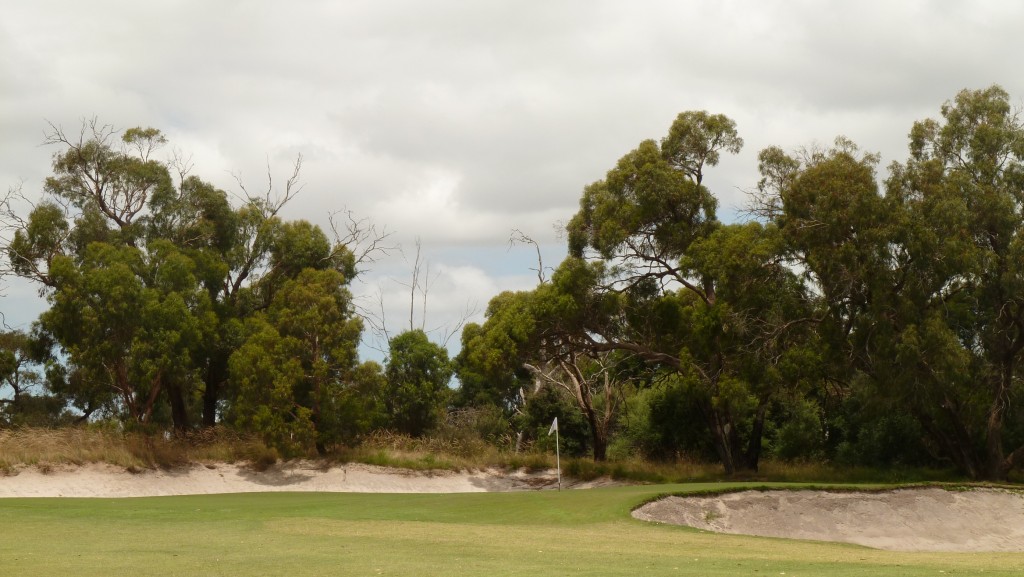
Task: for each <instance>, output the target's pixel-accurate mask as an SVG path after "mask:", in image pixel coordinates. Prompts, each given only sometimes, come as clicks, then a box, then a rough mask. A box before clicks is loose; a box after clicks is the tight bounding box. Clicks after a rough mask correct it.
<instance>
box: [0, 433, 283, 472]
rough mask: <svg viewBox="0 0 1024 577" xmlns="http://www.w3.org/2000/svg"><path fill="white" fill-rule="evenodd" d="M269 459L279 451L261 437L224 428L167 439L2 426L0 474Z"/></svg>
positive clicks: (135, 467)
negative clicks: (98, 465) (32, 469)
mask: <svg viewBox="0 0 1024 577" xmlns="http://www.w3.org/2000/svg"><path fill="white" fill-rule="evenodd" d="M268 460H270V461H271V462H273V461H276V460H277V455H276V453H275V452H273V451H272V450H270V449H268V448H267V447H266V445H264V444H263V443H262V442H261V441H259V440H258V439H256V438H253V437H249V436H245V435H240V434H238V433H235V432H233V431H230V430H227V429H222V428H213V429H204V430H203V431H197V432H196V433H192V434H188V435H185V436H178V437H171V438H165V437H163V436H153V435H146V434H143V433H136V432H122V431H117V430H112V429H109V428H101V427H65V428H58V429H42V428H17V429H4V430H0V473H2V472H8V473H9V472H11V471H13V470H15V469H16V468H18V467H21V466H38V467H44V468H46V467H52V466H58V465H84V464H87V463H107V464H110V465H114V466H118V467H124V468H125V469H128V470H137V469H147V468H157V467H160V468H167V467H175V466H181V465H186V464H190V463H214V462H238V461H252V462H254V463H265V462H266V461H268Z"/></svg>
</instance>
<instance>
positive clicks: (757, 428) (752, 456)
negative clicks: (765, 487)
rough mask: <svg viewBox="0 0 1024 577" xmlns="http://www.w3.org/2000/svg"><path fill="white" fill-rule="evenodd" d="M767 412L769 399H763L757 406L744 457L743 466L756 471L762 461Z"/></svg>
mask: <svg viewBox="0 0 1024 577" xmlns="http://www.w3.org/2000/svg"><path fill="white" fill-rule="evenodd" d="M767 413H768V399H762V400H761V402H760V404H758V406H757V413H755V415H754V425H753V427H751V429H750V439H749V440H748V441H747V452H746V454H745V455H744V458H743V461H744V462H743V467H744V468H745V469H747V470H749V471H754V472H755V473H756V472H757V467H758V465H759V464H760V461H761V438H762V437H763V436H764V418H765V415H766V414H767Z"/></svg>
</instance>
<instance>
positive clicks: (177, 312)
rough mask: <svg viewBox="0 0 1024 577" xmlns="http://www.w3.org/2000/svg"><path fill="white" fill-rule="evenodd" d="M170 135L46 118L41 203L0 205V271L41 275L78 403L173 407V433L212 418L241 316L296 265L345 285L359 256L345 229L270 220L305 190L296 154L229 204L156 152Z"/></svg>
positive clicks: (296, 270)
mask: <svg viewBox="0 0 1024 577" xmlns="http://www.w3.org/2000/svg"><path fill="white" fill-rule="evenodd" d="M165 143H166V139H165V138H164V136H163V135H162V134H161V133H160V132H159V131H158V130H156V129H152V128H145V129H143V128H133V129H129V130H126V131H124V133H123V134H120V135H119V133H118V132H117V131H115V130H114V129H112V128H111V127H109V126H106V125H102V124H100V123H98V122H97V121H96V120H92V121H88V122H85V123H83V126H82V130H81V132H80V133H79V134H77V135H73V134H71V135H69V134H68V133H66V132H64V131H63V130H62V129H60V128H59V127H56V126H52V125H51V130H50V132H49V133H48V134H47V144H50V145H53V146H56V147H58V151H57V152H55V153H54V155H53V176H51V177H49V178H47V179H46V182H45V185H44V189H43V192H44V197H43V199H42V200H41V201H38V202H34V203H31V204H32V206H31V209H30V210H29V211H28V214H27V215H24V214H21V213H20V212H19V211H18V210H17V209H16V207H15V204H16V203H15V202H14V201H16V200H17V199H18V198H17V197H19V196H20V197H21V198H23V199H26V198H27V197H26V196H25V195H23V194H21V192H20V191H18V190H14V191H11V192H9V193H8V195H7V196H6V197H5V198H4V199H3V201H4V202H0V208H2V210H0V212H2V214H0V217H2V224H3V227H4V234H3V235H2V238H3V239H4V246H3V252H4V253H5V255H6V257H7V259H6V260H7V262H6V263H5V265H4V266H3V267H2V269H0V273H2V274H15V275H18V276H21V277H24V278H27V279H30V280H32V281H34V282H36V283H37V284H38V285H39V287H40V292H41V293H42V294H43V295H45V296H46V298H47V299H48V301H49V302H50V304H51V308H50V310H49V311H47V312H46V313H45V314H44V315H43V317H42V318H41V319H40V321H41V324H40V326H41V328H42V329H43V330H44V331H45V332H49V333H50V334H51V336H52V338H53V339H54V340H55V342H56V344H57V345H58V346H59V347H60V348H61V349H63V351H64V352H65V353H66V355H65V358H66V359H67V362H68V363H69V369H68V370H67V371H66V373H67V376H68V378H67V379H65V381H64V386H66V387H68V388H69V389H75V388H77V387H85V388H87V389H88V390H89V391H90V392H89V394H88V395H85V397H88V398H89V400H88V401H85V402H84V403H83V404H86V405H88V406H89V407H90V410H95V409H96V408H97V407H98V405H97V403H99V404H103V405H105V406H107V407H109V408H110V409H111V410H113V411H114V412H115V413H122V414H124V415H126V416H129V417H130V418H131V419H133V420H136V421H139V422H149V421H151V420H152V419H154V418H157V417H159V416H160V414H161V411H162V410H163V408H164V407H165V406H169V408H170V417H171V420H172V421H173V423H174V426H175V427H176V428H179V429H182V428H186V427H188V426H190V425H191V423H192V422H194V421H195V418H194V417H195V413H196V412H198V411H201V413H202V422H203V423H204V424H205V425H212V424H214V423H215V422H216V420H217V418H218V410H219V407H221V405H222V402H223V401H225V400H227V399H226V398H225V395H226V393H227V389H226V384H227V379H228V360H229V358H230V356H231V354H232V353H233V352H234V351H235V350H236V349H237V348H238V347H240V346H241V345H242V343H243V341H244V339H245V331H244V330H243V327H244V324H245V320H246V319H248V318H250V317H252V316H253V315H255V314H256V313H258V312H259V311H262V310H265V309H267V308H268V307H270V306H271V303H272V302H273V299H274V296H275V295H276V293H277V292H278V291H279V290H281V288H282V287H283V286H284V285H285V284H287V282H288V281H290V280H292V279H294V278H296V277H297V275H299V274H300V273H301V271H302V270H304V269H306V268H313V269H320V270H326V269H332V270H336V271H338V272H339V273H341V274H342V275H343V277H344V278H345V279H346V282H348V281H350V280H351V279H352V277H353V276H354V275H355V268H356V261H357V260H358V259H357V257H356V256H355V255H354V254H353V252H352V251H351V250H349V247H347V246H346V245H345V243H344V242H341V239H338V238H336V239H335V241H334V242H331V241H330V240H328V238H327V237H326V235H325V234H324V233H323V232H322V231H321V230H320V229H319V228H318V227H315V226H313V225H310V224H309V223H304V222H286V221H283V220H282V219H281V217H280V216H279V213H280V211H281V210H282V208H283V207H284V206H285V205H286V204H287V203H288V202H289V201H290V200H291V199H292V198H293V197H294V196H295V194H297V193H298V191H299V189H300V188H301V187H300V185H299V173H300V168H301V158H300V159H299V160H297V161H296V163H295V166H294V170H293V173H292V174H291V176H290V177H289V178H288V179H287V180H286V181H285V183H284V188H283V190H280V189H275V188H274V185H273V181H272V180H268V187H267V190H266V191H265V192H264V193H261V194H252V193H249V192H248V191H247V190H246V189H245V187H244V186H243V185H242V184H241V183H240V187H241V189H242V195H241V197H242V198H241V203H239V204H238V205H237V206H233V205H232V203H231V202H230V201H229V198H228V195H227V193H225V192H224V191H223V190H220V189H218V188H216V187H214V186H212V185H210V184H209V183H206V182H204V181H202V180H201V179H199V178H198V177H196V176H194V175H190V174H189V172H190V166H189V163H188V162H186V161H184V160H183V159H181V158H180V157H178V156H176V157H174V158H172V159H171V160H170V161H166V162H162V161H159V160H156V158H155V154H156V152H157V151H158V150H159V149H160V148H161V146H163V145H164V144H165ZM357 232H358V231H357ZM363 232H365V231H363ZM363 256H366V255H363ZM71 377H74V378H71ZM102 391H106V393H105V394H100V393H101V392H102ZM68 392H73V391H70V390H69V391H68ZM165 403H166V404H165Z"/></svg>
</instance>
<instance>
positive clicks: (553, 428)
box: [548, 417, 562, 491]
mask: <svg viewBox="0 0 1024 577" xmlns="http://www.w3.org/2000/svg"><path fill="white" fill-rule="evenodd" d="M551 431H554V432H555V466H556V467H557V469H558V490H559V491H561V490H562V455H561V452H560V451H559V449H558V417H555V420H554V421H551V428H550V429H548V436H549V437H550V436H551Z"/></svg>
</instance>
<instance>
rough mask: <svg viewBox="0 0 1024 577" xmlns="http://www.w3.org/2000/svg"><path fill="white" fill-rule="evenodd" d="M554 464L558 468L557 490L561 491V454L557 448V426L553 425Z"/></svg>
mask: <svg viewBox="0 0 1024 577" xmlns="http://www.w3.org/2000/svg"><path fill="white" fill-rule="evenodd" d="M556 422H557V421H556ZM555 466H556V467H557V468H558V490H559V491H561V490H562V454H561V452H560V451H559V450H558V427H555Z"/></svg>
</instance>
